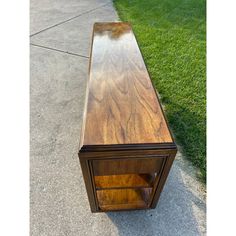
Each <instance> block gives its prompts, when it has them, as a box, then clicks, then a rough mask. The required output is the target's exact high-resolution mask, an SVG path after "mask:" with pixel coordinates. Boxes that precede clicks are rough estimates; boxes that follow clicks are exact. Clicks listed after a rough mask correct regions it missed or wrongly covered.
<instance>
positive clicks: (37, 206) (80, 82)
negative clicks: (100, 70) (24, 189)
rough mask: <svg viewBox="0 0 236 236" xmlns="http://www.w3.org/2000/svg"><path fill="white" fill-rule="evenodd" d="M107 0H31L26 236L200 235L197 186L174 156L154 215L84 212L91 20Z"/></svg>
mask: <svg viewBox="0 0 236 236" xmlns="http://www.w3.org/2000/svg"><path fill="white" fill-rule="evenodd" d="M117 19H118V17H117V14H116V12H115V10H114V8H113V5H112V1H110V0H89V1H88V0H69V1H68V0H61V1H52V0H44V1H36V0H31V29H30V30H31V46H30V47H31V84H30V92H31V94H30V95H31V104H30V107H31V130H30V133H31V163H30V164H31V165H30V174H31V176H30V178H31V179H30V185H31V186H30V203H31V210H30V216H31V219H30V225H31V229H30V231H31V235H32V236H36V235H37V236H39V235H40V236H41V235H45V236H51V235H52V236H60V235H68V236H78V235H82V236H83V235H90V236H94V235H101V236H112V235H123V236H128V235H132V236H136V235H140V236H146V235H147V236H149V235H150V236H152V235H160V236H165V235H166V236H172V235H173V236H177V235H180V236H185V235H186V236H191V235H205V230H206V229H205V228H206V226H205V210H206V209H205V208H206V207H205V193H204V186H202V185H201V183H199V182H198V181H197V180H196V178H195V169H194V168H193V167H192V166H191V165H190V164H189V163H188V162H187V161H186V160H183V158H182V156H181V155H180V154H178V156H177V159H176V161H175V162H174V165H173V168H172V170H171V173H170V176H169V177H168V180H167V183H166V186H165V187H164V190H163V193H162V195H161V198H160V201H159V203H158V206H157V208H156V209H154V210H147V211H131V212H116V213H108V214H105V213H97V214H92V213H91V212H90V208H89V203H88V200H87V195H86V191H85V186H84V182H83V178H82V173H81V168H80V164H79V161H78V156H77V152H78V144H79V137H80V126H81V121H82V114H83V106H84V96H85V86H86V80H87V71H88V62H89V60H88V55H89V46H90V39H91V32H92V26H93V23H94V22H96V21H115V20H117Z"/></svg>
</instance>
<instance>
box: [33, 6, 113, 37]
mask: <svg viewBox="0 0 236 236" xmlns="http://www.w3.org/2000/svg"><path fill="white" fill-rule="evenodd" d="M110 3H111V2H108V3H106V4H104V5H102V6H99V7H96V8H93V9H91V10H88V11H85V12H83V13H81V14H79V15H77V16H73V17H71V18H69V19H67V20H64V21H61V22H59V23H57V24H55V25H52V26H49V27H47V28H45V29H42V30H40V31H38V32H36V33H33V34H31V35H30V37H33V36H35V35H37V34H40V33H42V32H44V31H46V30H49V29H52V28H54V27H56V26H58V25H62V24H64V23H66V22H68V21H71V20H74V19H76V18H78V17H80V16H82V15H85V14H87V13H90V12H93V11H96V10H97V9H100V8H102V7H105V6H106V5H108V4H110Z"/></svg>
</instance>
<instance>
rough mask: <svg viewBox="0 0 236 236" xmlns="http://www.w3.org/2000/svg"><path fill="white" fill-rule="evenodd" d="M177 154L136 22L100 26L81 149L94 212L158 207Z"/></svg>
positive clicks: (94, 44)
mask: <svg viewBox="0 0 236 236" xmlns="http://www.w3.org/2000/svg"><path fill="white" fill-rule="evenodd" d="M176 151H177V149H176V145H175V143H174V140H173V137H172V135H171V133H170V131H169V128H168V125H167V122H166V119H165V116H164V114H163V111H162V108H161V105H160V103H159V100H158V97H157V94H156V91H155V89H154V87H153V85H152V83H151V80H150V78H149V75H148V72H147V69H146V66H145V64H144V61H143V58H142V55H141V53H140V50H139V48H138V45H137V42H136V39H135V36H134V34H133V32H132V29H131V26H130V24H128V23H121V22H120V23H95V24H94V30H93V42H92V47H91V56H90V66H89V79H88V84H87V93H86V102H85V109H84V119H83V126H82V132H81V139H80V150H79V159H80V163H81V167H82V171H83V176H84V181H85V186H86V189H87V193H88V198H89V202H90V206H91V210H92V212H99V211H112V210H132V209H147V208H154V207H155V206H156V204H157V201H158V198H159V196H160V193H161V191H162V188H163V186H164V183H165V180H166V178H167V176H168V173H169V170H170V168H171V165H172V162H173V160H174V158H175V154H176Z"/></svg>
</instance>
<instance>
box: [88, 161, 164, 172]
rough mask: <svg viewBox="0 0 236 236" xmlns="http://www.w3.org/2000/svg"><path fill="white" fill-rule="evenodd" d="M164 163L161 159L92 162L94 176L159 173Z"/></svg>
mask: <svg viewBox="0 0 236 236" xmlns="http://www.w3.org/2000/svg"><path fill="white" fill-rule="evenodd" d="M163 163H164V158H162V157H147V158H134V157H133V158H129V159H123V158H122V159H109V160H94V161H93V163H92V165H93V171H94V175H112V174H113V175H114V174H135V173H140V174H146V173H154V172H156V173H159V172H160V170H161V167H162V165H163Z"/></svg>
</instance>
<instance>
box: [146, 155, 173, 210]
mask: <svg viewBox="0 0 236 236" xmlns="http://www.w3.org/2000/svg"><path fill="white" fill-rule="evenodd" d="M175 155H176V153H175V154H170V155H169V156H168V157H167V160H166V163H165V165H164V168H163V172H162V175H161V177H160V181H159V183H158V186H157V188H156V192H155V194H154V197H153V201H152V203H151V205H150V207H151V208H155V207H156V205H157V202H158V200H159V198H160V195H161V192H162V189H163V187H164V185H165V182H166V179H167V177H168V174H169V172H170V169H171V166H172V164H173V161H174V159H175Z"/></svg>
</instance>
